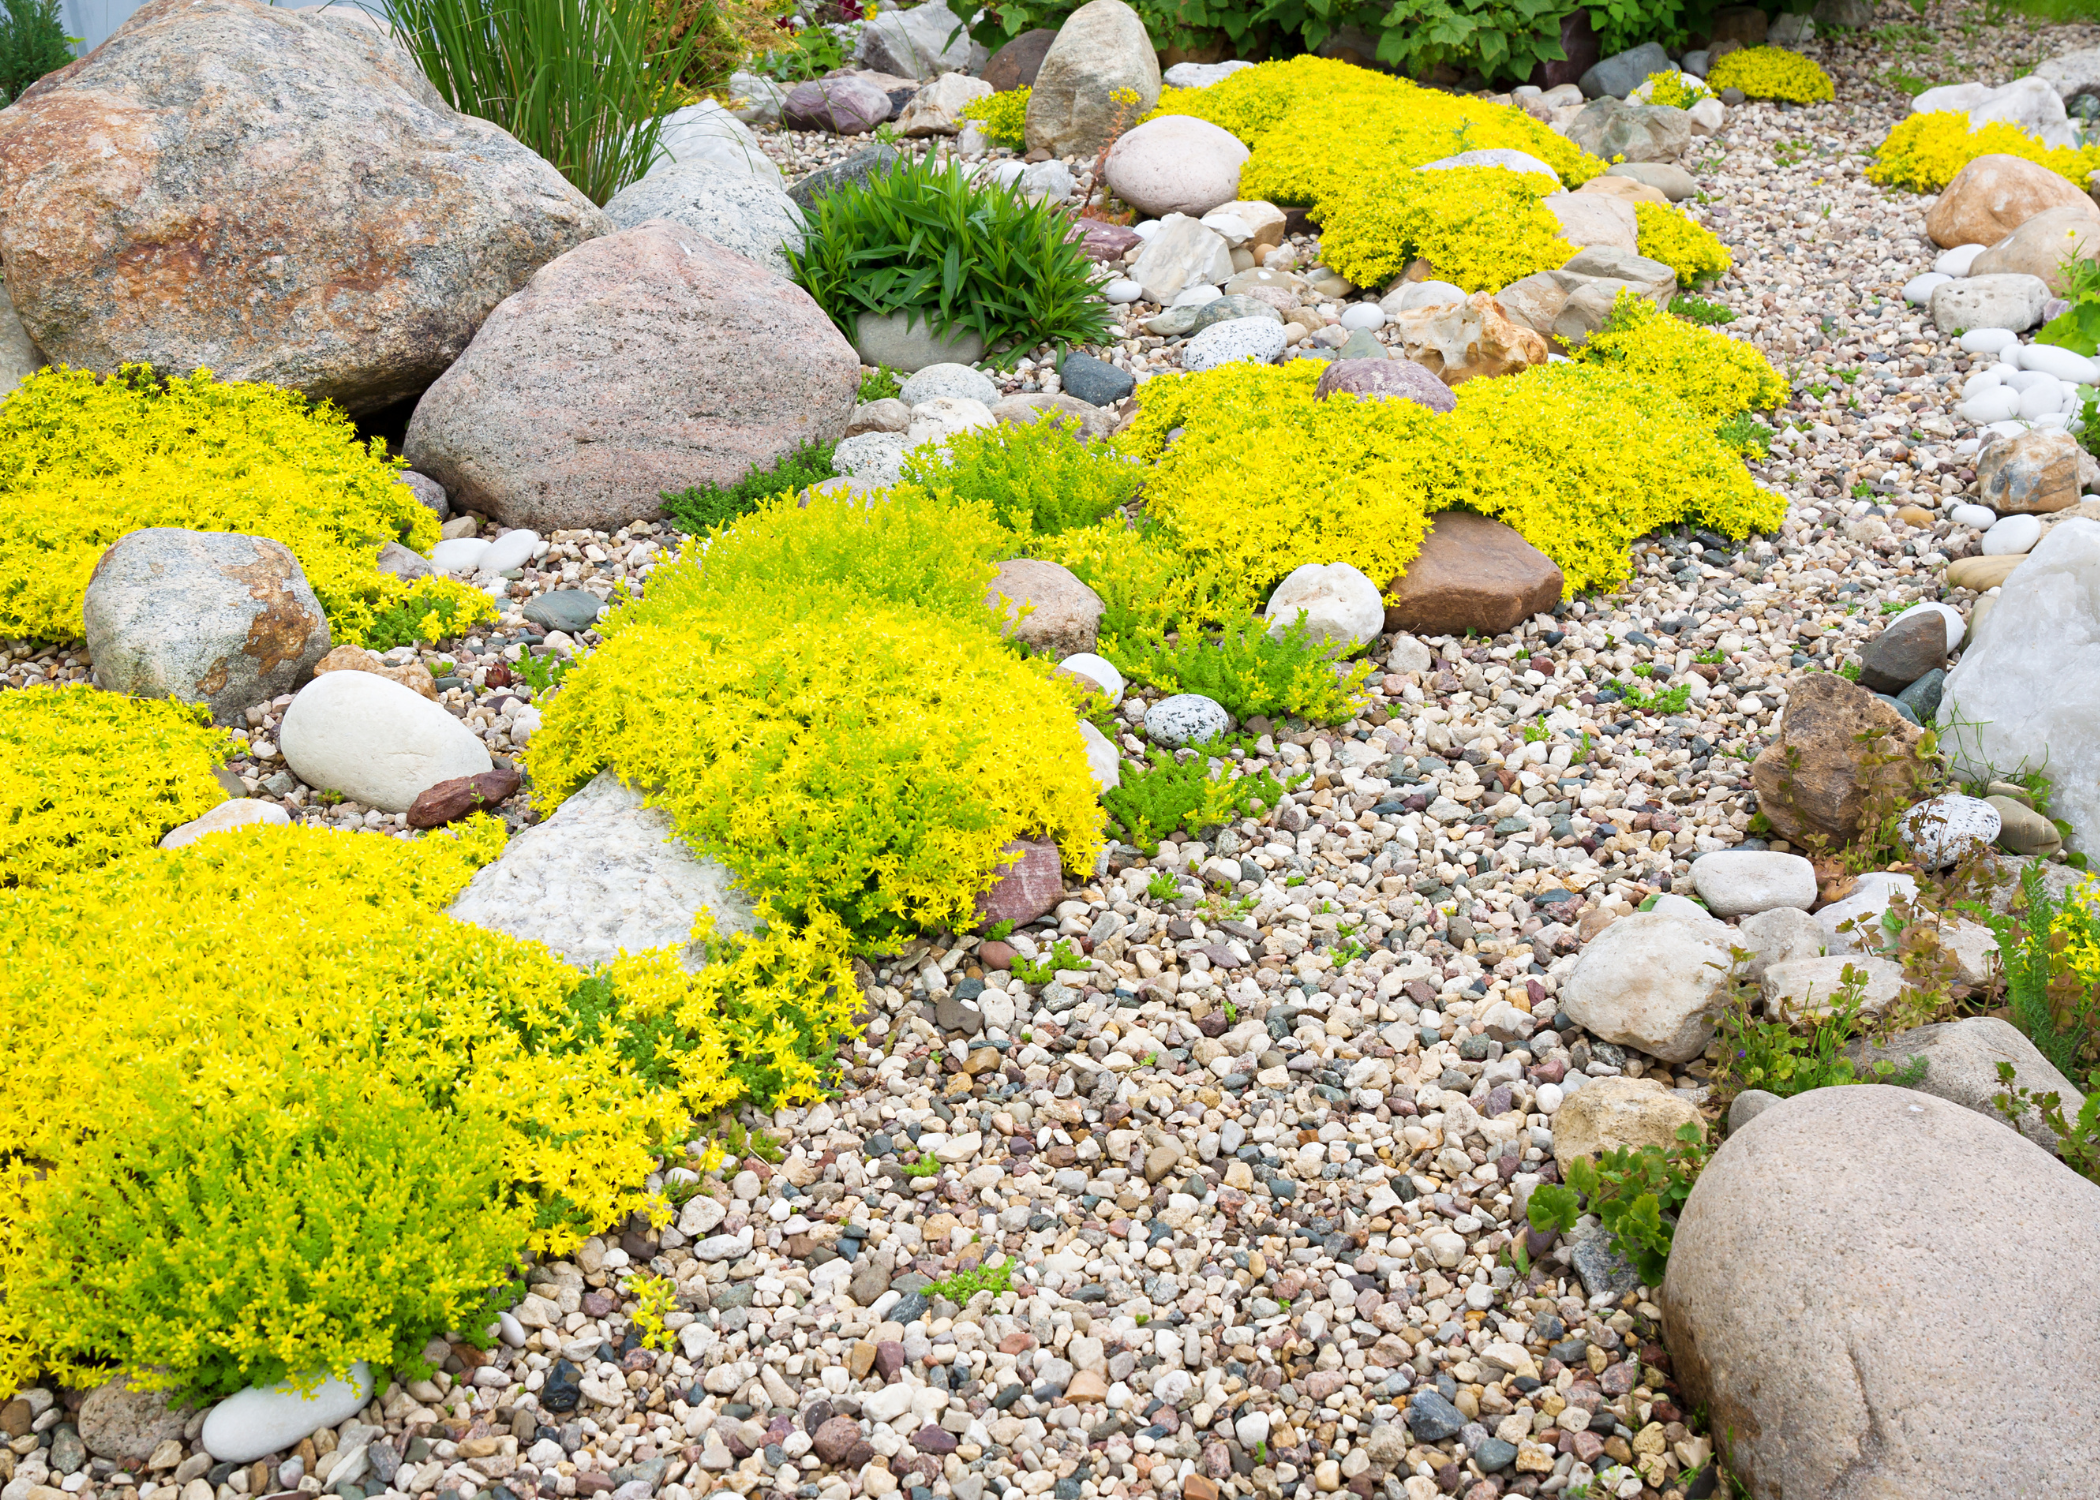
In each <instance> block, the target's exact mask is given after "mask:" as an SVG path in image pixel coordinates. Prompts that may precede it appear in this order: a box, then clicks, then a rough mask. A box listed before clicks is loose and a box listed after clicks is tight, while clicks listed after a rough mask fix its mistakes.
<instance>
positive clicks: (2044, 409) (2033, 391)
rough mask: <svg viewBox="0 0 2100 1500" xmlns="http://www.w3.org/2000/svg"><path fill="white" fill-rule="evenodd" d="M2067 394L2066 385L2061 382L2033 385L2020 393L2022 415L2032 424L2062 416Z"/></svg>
mask: <svg viewBox="0 0 2100 1500" xmlns="http://www.w3.org/2000/svg"><path fill="white" fill-rule="evenodd" d="M2065 394H2066V393H2065V388H2064V384H2063V382H2062V381H2060V380H2051V381H2049V382H2048V383H2047V384H2045V385H2031V386H2029V387H2028V388H2027V389H2026V390H2024V391H2022V392H2021V393H2020V415H2021V416H2022V417H2024V418H2025V419H2026V420H2028V421H2030V422H2035V421H2039V420H2040V419H2041V418H2043V417H2053V416H2058V415H2061V414H2062V412H2063V409H2064V396H2065Z"/></svg>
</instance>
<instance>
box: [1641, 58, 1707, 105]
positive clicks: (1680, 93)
mask: <svg viewBox="0 0 2100 1500" xmlns="http://www.w3.org/2000/svg"><path fill="white" fill-rule="evenodd" d="M1647 90H1648V95H1647V102H1648V103H1649V104H1665V105H1668V106H1669V107H1670V108H1672V109H1690V108H1691V107H1692V106H1693V105H1694V104H1697V103H1698V102H1699V101H1700V100H1701V99H1711V98H1713V90H1711V89H1709V88H1708V87H1706V85H1705V84H1703V83H1700V82H1699V81H1698V80H1696V79H1694V78H1692V77H1691V75H1690V74H1688V73H1681V72H1679V71H1678V70H1677V69H1675V68H1665V69H1663V70H1662V72H1660V73H1650V74H1649V75H1648V82H1647Z"/></svg>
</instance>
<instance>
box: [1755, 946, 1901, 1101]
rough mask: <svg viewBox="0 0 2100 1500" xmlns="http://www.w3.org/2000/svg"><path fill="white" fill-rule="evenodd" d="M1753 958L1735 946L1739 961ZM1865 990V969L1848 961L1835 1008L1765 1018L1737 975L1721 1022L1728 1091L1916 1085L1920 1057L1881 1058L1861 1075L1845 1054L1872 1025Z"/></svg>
mask: <svg viewBox="0 0 2100 1500" xmlns="http://www.w3.org/2000/svg"><path fill="white" fill-rule="evenodd" d="M1748 957H1749V955H1748V954H1747V953H1745V952H1743V951H1742V950H1740V949H1738V950H1736V961H1737V962H1738V963H1741V962H1743V961H1745V960H1746V959H1747V958H1748ZM1866 993H1867V975H1866V971H1865V970H1863V969H1859V968H1856V967H1855V966H1853V965H1852V964H1846V965H1845V967H1844V969H1843V970H1842V971H1841V972H1840V973H1839V976H1838V988H1837V990H1836V991H1835V992H1834V993H1833V994H1832V995H1831V997H1830V1004H1829V1008H1828V1009H1827V1010H1825V1011H1824V1012H1823V1013H1822V1014H1820V1015H1813V1016H1809V1017H1806V1018H1804V1019H1796V1018H1794V1017H1791V1016H1787V1015H1778V1016H1773V1017H1770V1018H1764V1019H1760V1018H1759V1017H1758V1016H1757V1015H1755V1014H1754V1010H1755V1006H1756V998H1757V997H1756V995H1755V993H1754V988H1753V987H1752V986H1751V985H1749V984H1747V983H1745V982H1742V981H1741V979H1740V977H1736V978H1735V979H1734V980H1733V981H1732V983H1731V986H1730V995H1729V1003H1728V1007H1727V1009H1726V1010H1725V1011H1724V1012H1723V1013H1722V1016H1721V1023H1720V1027H1719V1031H1720V1044H1721V1057H1722V1066H1723V1068H1724V1069H1725V1070H1726V1071H1725V1077H1726V1090H1727V1092H1728V1093H1730V1094H1731V1095H1733V1094H1737V1093H1741V1092H1742V1091H1743V1090H1744V1089H1763V1090H1765V1092H1767V1093H1770V1094H1777V1095H1778V1096H1779V1097H1780V1098H1782V1099H1789V1098H1792V1097H1793V1096H1794V1095H1795V1094H1805V1093H1807V1092H1808V1091H1809V1090H1810V1089H1821V1088H1832V1087H1836V1086H1839V1085H1843V1084H1848V1083H1887V1084H1894V1085H1895V1086H1896V1087H1898V1088H1914V1087H1916V1086H1917V1084H1918V1082H1919V1080H1920V1079H1922V1078H1923V1077H1924V1076H1925V1059H1924V1058H1922V1057H1913V1058H1911V1059H1910V1060H1909V1061H1908V1062H1907V1063H1906V1064H1905V1065H1904V1066H1902V1067H1900V1068H1899V1067H1898V1066H1897V1065H1896V1064H1895V1063H1892V1062H1890V1061H1889V1060H1888V1059H1886V1058H1882V1059H1879V1060H1877V1061H1876V1062H1875V1063H1873V1064H1872V1065H1871V1066H1870V1067H1869V1068H1868V1070H1867V1076H1866V1077H1864V1078H1862V1077H1861V1076H1860V1074H1859V1070H1858V1069H1857V1068H1855V1067H1854V1066H1853V1064H1852V1060H1851V1059H1850V1058H1849V1057H1847V1056H1846V1055H1845V1048H1846V1047H1847V1046H1849V1045H1850V1044H1851V1043H1852V1042H1853V1041H1855V1040H1857V1039H1858V1038H1859V1037H1860V1036H1862V1035H1864V1034H1865V1032H1866V1030H1867V1025H1866V1021H1865V1018H1864V1017H1863V1016H1862V1011H1863V1009H1864V1007H1865V1005H1866Z"/></svg>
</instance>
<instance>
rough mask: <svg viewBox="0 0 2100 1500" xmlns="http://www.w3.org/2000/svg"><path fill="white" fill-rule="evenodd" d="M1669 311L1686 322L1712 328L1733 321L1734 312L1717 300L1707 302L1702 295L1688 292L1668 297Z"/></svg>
mask: <svg viewBox="0 0 2100 1500" xmlns="http://www.w3.org/2000/svg"><path fill="white" fill-rule="evenodd" d="M1670 311H1671V312H1673V313H1675V314H1677V316H1678V317H1680V318H1682V319H1684V320H1685V321H1686V322H1687V323H1697V324H1700V325H1701V326H1702V327H1706V328H1714V327H1718V326H1719V325H1721V324H1723V323H1733V322H1734V321H1735V313H1734V312H1733V311H1731V310H1730V309H1728V308H1726V307H1723V306H1722V305H1721V304H1720V303H1718V302H1709V301H1708V300H1707V299H1706V298H1704V297H1695V296H1693V295H1692V294H1691V293H1690V292H1679V293H1678V294H1677V295H1676V296H1674V297H1672V298H1671V299H1670Z"/></svg>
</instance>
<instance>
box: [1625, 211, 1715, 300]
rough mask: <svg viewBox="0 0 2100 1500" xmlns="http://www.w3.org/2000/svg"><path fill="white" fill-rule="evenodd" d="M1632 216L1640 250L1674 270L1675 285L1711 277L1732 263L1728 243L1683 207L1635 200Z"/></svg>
mask: <svg viewBox="0 0 2100 1500" xmlns="http://www.w3.org/2000/svg"><path fill="white" fill-rule="evenodd" d="M1633 216H1634V218H1635V220H1636V221H1637V222H1638V223H1639V225H1640V242H1639V243H1640V252H1641V254H1643V255H1645V256H1647V257H1648V259H1650V260H1659V261H1661V262H1662V263H1663V264H1664V265H1666V266H1668V267H1669V268H1670V269H1671V270H1673V271H1675V272H1676V273H1677V284H1678V285H1679V286H1695V285H1697V284H1698V283H1700V282H1702V281H1711V280H1713V279H1714V278H1715V277H1716V276H1721V275H1724V274H1726V272H1727V271H1728V268H1729V267H1730V266H1732V265H1734V264H1735V258H1734V257H1733V256H1731V255H1730V254H1729V253H1728V247H1727V246H1726V245H1724V244H1722V243H1721V241H1720V239H1719V238H1718V237H1717V236H1716V235H1715V234H1714V232H1713V231H1712V230H1710V229H1708V228H1707V227H1706V226H1705V225H1703V224H1700V223H1698V222H1697V221H1695V220H1694V219H1693V218H1692V216H1691V215H1689V214H1687V213H1686V212H1685V211H1684V210H1683V209H1680V208H1672V207H1669V206H1667V205H1665V204H1661V203H1636V204H1634V205H1633Z"/></svg>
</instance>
